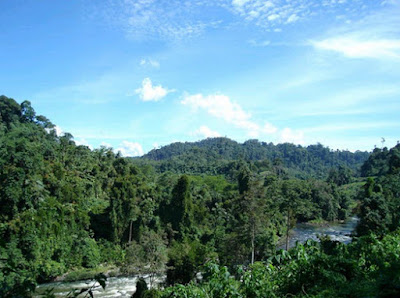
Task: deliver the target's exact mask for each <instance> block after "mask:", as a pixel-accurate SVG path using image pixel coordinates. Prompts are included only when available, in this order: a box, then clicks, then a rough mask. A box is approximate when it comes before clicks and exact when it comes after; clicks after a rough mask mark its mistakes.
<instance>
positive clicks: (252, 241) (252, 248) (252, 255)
mask: <svg viewBox="0 0 400 298" xmlns="http://www.w3.org/2000/svg"><path fill="white" fill-rule="evenodd" d="M254 230H255V225H254V223H253V229H252V235H251V264H254V250H255V247H254V246H255V245H254V241H255V239H254V238H255V231H254Z"/></svg>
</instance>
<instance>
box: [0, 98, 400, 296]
mask: <svg viewBox="0 0 400 298" xmlns="http://www.w3.org/2000/svg"><path fill="white" fill-rule="evenodd" d="M354 215H356V216H357V217H358V218H359V223H358V225H357V227H356V230H355V232H354V233H353V235H352V238H353V240H352V242H351V243H350V244H347V245H346V244H342V243H339V242H337V241H332V240H330V239H329V238H327V237H321V239H320V241H319V242H316V241H307V242H306V243H304V244H300V243H299V244H297V245H296V247H294V248H292V249H289V250H281V249H277V247H278V245H279V244H282V243H283V244H285V243H287V241H288V239H289V237H290V232H291V230H292V229H293V228H294V226H295V225H296V223H299V222H304V223H310V224H325V223H328V222H340V221H344V220H346V219H347V218H348V217H349V216H354ZM0 269H1V272H0V296H1V297H30V296H32V295H34V293H35V289H36V286H37V285H38V284H40V283H44V282H49V281H53V280H55V279H56V278H58V277H60V276H67V277H69V278H70V279H83V278H93V277H95V275H96V274H99V273H101V274H102V275H101V276H104V278H105V276H106V275H109V274H110V272H111V273H112V272H114V273H115V272H116V273H115V274H121V275H122V274H123V275H136V274H150V275H151V276H153V277H154V278H155V277H157V276H165V283H164V284H163V285H162V287H153V288H151V289H147V286H145V287H139V286H138V292H137V293H136V294H135V295H134V297H283V296H296V297H303V296H309V297H398V296H400V145H399V144H398V145H397V146H395V147H393V148H391V149H388V148H386V147H384V148H375V149H374V150H373V151H372V152H361V151H357V152H350V151H340V150H336V151H334V150H331V149H329V148H328V147H324V146H323V145H321V144H316V145H310V146H307V147H303V146H299V145H293V144H289V143H284V144H277V145H274V144H272V143H266V142H260V141H258V140H249V141H247V142H245V143H243V144H241V143H238V142H236V141H233V140H230V139H228V138H210V139H205V140H203V141H199V142H194V143H189V142H187V143H173V144H171V145H168V146H164V147H162V148H160V149H154V150H152V151H150V152H149V153H147V154H145V155H144V156H142V157H136V158H128V157H123V156H121V154H120V153H114V152H113V150H112V148H106V147H101V148H98V149H94V150H90V149H89V148H88V147H86V146H82V145H80V146H78V145H77V144H75V142H74V138H73V136H72V135H71V134H69V133H64V134H62V135H57V132H56V130H55V125H54V124H53V123H52V122H51V121H50V120H49V119H48V118H46V117H45V116H43V115H37V114H36V112H35V110H34V108H33V107H32V106H31V103H30V102H29V101H24V102H22V103H21V104H19V103H17V102H16V101H15V100H14V99H12V98H8V97H6V96H0ZM139 289H140V291H139ZM51 295H52V294H51V293H48V297H52V296H51Z"/></svg>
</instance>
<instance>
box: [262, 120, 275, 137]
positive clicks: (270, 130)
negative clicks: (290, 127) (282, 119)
mask: <svg viewBox="0 0 400 298" xmlns="http://www.w3.org/2000/svg"><path fill="white" fill-rule="evenodd" d="M262 131H263V132H264V133H266V134H274V133H276V132H277V131H278V128H276V127H275V126H273V125H272V124H271V123H268V122H267V123H265V124H264V127H263V128H262Z"/></svg>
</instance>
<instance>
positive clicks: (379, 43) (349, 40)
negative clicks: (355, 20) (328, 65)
mask: <svg viewBox="0 0 400 298" xmlns="http://www.w3.org/2000/svg"><path fill="white" fill-rule="evenodd" d="M311 44H312V45H313V46H314V47H315V48H317V49H321V50H330V51H334V52H338V53H341V54H343V55H344V56H346V57H349V58H376V59H390V58H396V59H399V58H400V39H364V40H363V39H361V38H360V37H359V36H357V35H353V36H347V37H333V38H327V39H323V40H320V41H312V42H311Z"/></svg>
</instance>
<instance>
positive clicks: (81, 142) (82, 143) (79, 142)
mask: <svg viewBox="0 0 400 298" xmlns="http://www.w3.org/2000/svg"><path fill="white" fill-rule="evenodd" d="M74 141H75V144H76V145H77V146H86V147H89V149H90V150H93V146H92V145H90V144H89V142H88V141H87V140H86V139H83V138H82V139H77V140H76V139H75V140H74Z"/></svg>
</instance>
